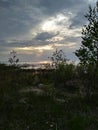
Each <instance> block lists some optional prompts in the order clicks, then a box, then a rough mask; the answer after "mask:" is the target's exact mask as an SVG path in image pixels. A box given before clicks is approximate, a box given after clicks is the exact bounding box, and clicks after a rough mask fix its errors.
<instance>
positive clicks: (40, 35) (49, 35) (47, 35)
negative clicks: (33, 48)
mask: <svg viewBox="0 0 98 130" xmlns="http://www.w3.org/2000/svg"><path fill="white" fill-rule="evenodd" d="M57 35H58V33H56V34H55V33H52V32H51V33H50V32H42V33H38V34H37V36H36V37H35V39H36V40H40V41H46V40H48V39H51V38H53V37H55V36H57Z"/></svg>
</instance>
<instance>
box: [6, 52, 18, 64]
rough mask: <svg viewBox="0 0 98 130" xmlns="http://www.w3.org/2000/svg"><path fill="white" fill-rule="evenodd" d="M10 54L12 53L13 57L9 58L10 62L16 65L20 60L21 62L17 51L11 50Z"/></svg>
mask: <svg viewBox="0 0 98 130" xmlns="http://www.w3.org/2000/svg"><path fill="white" fill-rule="evenodd" d="M10 55H11V57H10V58H9V60H8V61H9V63H10V64H11V65H16V64H17V63H18V62H19V59H18V58H17V53H16V51H14V50H13V51H11V52H10Z"/></svg>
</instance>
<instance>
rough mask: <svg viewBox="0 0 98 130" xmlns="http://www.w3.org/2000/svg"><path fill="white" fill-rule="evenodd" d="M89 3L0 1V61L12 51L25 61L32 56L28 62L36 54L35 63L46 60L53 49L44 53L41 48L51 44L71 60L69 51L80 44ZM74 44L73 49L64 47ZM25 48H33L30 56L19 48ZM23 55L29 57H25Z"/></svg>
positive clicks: (70, 0)
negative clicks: (62, 50) (65, 53)
mask: <svg viewBox="0 0 98 130" xmlns="http://www.w3.org/2000/svg"><path fill="white" fill-rule="evenodd" d="M89 3H91V4H93V3H95V2H93V1H91V0H86V1H85V0H0V59H1V60H3V59H7V57H8V56H7V55H8V53H9V52H10V51H11V50H12V49H15V50H16V51H19V53H20V57H21V59H22V57H23V59H25V60H27V59H29V60H30V58H31V57H32V58H31V60H35V59H36V58H38V57H37V54H39V58H38V60H42V59H43V60H46V59H45V57H46V56H47V55H50V53H51V52H52V51H53V50H54V49H53V47H52V48H51V47H50V50H47V49H44V46H45V47H47V46H48V45H51V46H53V45H54V44H55V45H58V46H56V47H59V48H61V49H64V51H66V52H67V54H68V55H70V56H71V55H72V56H71V57H73V54H72V51H74V50H75V49H76V48H78V47H79V45H80V41H81V39H80V37H81V28H82V26H83V25H84V24H85V23H86V19H85V18H84V14H85V12H87V10H88V4H89ZM74 43H76V44H75V45H74V47H73V46H72V47H73V48H72V47H71V46H70V47H69V46H67V45H73V44H74ZM59 45H62V46H59ZM26 47H27V48H30V47H33V49H32V50H33V51H34V53H32V56H30V54H31V53H30V54H28V53H27V51H26V50H25V51H24V50H23V49H22V48H26ZM38 47H40V49H38ZM19 48H21V49H20V50H19ZM34 48H35V49H34ZM32 50H31V51H30V52H32ZM40 50H41V51H40ZM22 52H23V53H22ZM69 52H70V53H69ZM27 54H28V55H29V56H26V55H27ZM5 57H6V58H5ZM28 57H30V58H28ZM26 58H27V59H26Z"/></svg>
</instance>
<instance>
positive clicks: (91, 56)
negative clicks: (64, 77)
mask: <svg viewBox="0 0 98 130" xmlns="http://www.w3.org/2000/svg"><path fill="white" fill-rule="evenodd" d="M85 17H86V18H87V20H88V24H87V25H84V27H83V30H82V35H83V36H82V45H81V47H80V49H79V50H76V52H75V54H76V56H77V57H78V58H79V60H80V64H82V65H83V66H84V68H85V69H84V70H85V73H86V75H87V82H88V85H86V86H87V87H86V90H87V93H88V94H90V93H91V92H92V89H94V87H95V85H96V84H95V81H96V78H97V77H96V76H97V73H98V2H97V3H96V6H95V7H94V8H92V7H91V6H89V11H88V13H87V14H86V15H85ZM87 82H86V84H87Z"/></svg>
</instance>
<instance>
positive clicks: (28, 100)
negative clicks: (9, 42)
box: [0, 68, 98, 130]
mask: <svg viewBox="0 0 98 130" xmlns="http://www.w3.org/2000/svg"><path fill="white" fill-rule="evenodd" d="M15 73H16V71H15ZM15 73H14V71H12V69H11V70H10V69H8V70H7V68H6V70H5V71H0V74H2V76H1V77H0V130H98V95H93V96H92V97H91V98H90V99H87V98H86V97H80V96H79V95H78V96H75V95H76V94H70V93H68V92H66V91H64V89H63V90H61V89H58V90H57V89H56V88H55V89H54V88H53V89H52V87H53V84H52V85H49V86H47V85H46V87H47V88H46V87H45V86H44V88H42V89H43V91H44V92H43V93H40V94H38V93H37V94H36V92H33V91H28V92H24V91H20V90H23V89H27V88H28V87H29V86H32V85H33V84H34V82H33V80H34V79H33V77H32V78H31V77H30V74H27V73H25V72H22V73H19V71H18V73H17V75H14V74H15ZM23 73H24V74H25V75H24V74H23ZM13 75H14V77H13ZM32 82H33V83H32ZM71 95H72V96H71Z"/></svg>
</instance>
